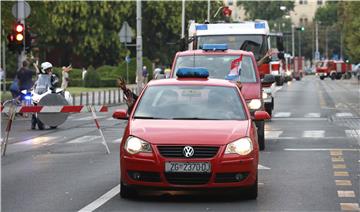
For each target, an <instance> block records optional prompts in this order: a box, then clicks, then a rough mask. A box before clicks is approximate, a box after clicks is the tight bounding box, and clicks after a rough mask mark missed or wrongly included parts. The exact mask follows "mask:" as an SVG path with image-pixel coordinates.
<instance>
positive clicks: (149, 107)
mask: <svg viewBox="0 0 360 212" xmlns="http://www.w3.org/2000/svg"><path fill="white" fill-rule="evenodd" d="M134 118H135V119H180V120H181V119H184V120H245V119H246V115H245V110H244V106H243V104H242V101H241V99H240V96H239V92H238V90H237V89H236V88H234V87H222V86H201V85H198V86H195V85H194V86H188V85H186V86H185V85H177V86H175V85H174V86H172V85H171V86H170V85H164V86H150V87H148V88H147V89H146V90H145V92H144V94H143V95H142V97H141V99H140V102H139V104H138V106H137V108H136V110H135V114H134Z"/></svg>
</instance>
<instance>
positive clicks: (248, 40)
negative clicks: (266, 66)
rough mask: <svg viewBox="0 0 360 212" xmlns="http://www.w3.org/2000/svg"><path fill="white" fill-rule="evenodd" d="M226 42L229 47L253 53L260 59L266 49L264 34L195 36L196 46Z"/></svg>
mask: <svg viewBox="0 0 360 212" xmlns="http://www.w3.org/2000/svg"><path fill="white" fill-rule="evenodd" d="M217 43H226V44H227V45H228V48H229V49H236V50H238V49H240V48H241V50H245V51H251V52H253V53H254V56H255V59H256V60H259V59H261V58H262V57H263V56H264V55H265V54H266V52H267V50H268V45H267V39H266V36H265V35H204V36H198V37H197V48H198V49H199V47H201V46H202V45H203V44H217Z"/></svg>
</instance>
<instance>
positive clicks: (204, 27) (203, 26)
mask: <svg viewBox="0 0 360 212" xmlns="http://www.w3.org/2000/svg"><path fill="white" fill-rule="evenodd" d="M195 29H196V30H207V29H208V26H207V24H201V25H196V26H195Z"/></svg>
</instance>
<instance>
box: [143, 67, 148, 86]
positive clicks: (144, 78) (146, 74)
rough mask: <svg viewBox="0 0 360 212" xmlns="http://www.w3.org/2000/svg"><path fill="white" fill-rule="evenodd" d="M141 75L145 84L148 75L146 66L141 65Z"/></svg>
mask: <svg viewBox="0 0 360 212" xmlns="http://www.w3.org/2000/svg"><path fill="white" fill-rule="evenodd" d="M142 77H143V84H144V85H145V84H146V83H147V77H148V71H147V67H146V66H143V68H142Z"/></svg>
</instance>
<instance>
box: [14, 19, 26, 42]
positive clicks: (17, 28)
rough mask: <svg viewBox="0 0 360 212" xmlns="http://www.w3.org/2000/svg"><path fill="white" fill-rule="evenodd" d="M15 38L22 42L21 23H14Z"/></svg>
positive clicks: (22, 26) (22, 29) (22, 27)
mask: <svg viewBox="0 0 360 212" xmlns="http://www.w3.org/2000/svg"><path fill="white" fill-rule="evenodd" d="M14 29H15V39H16V41H17V42H19V43H20V42H22V41H23V40H24V29H25V27H24V25H23V24H22V23H16V24H15V27H14Z"/></svg>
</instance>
